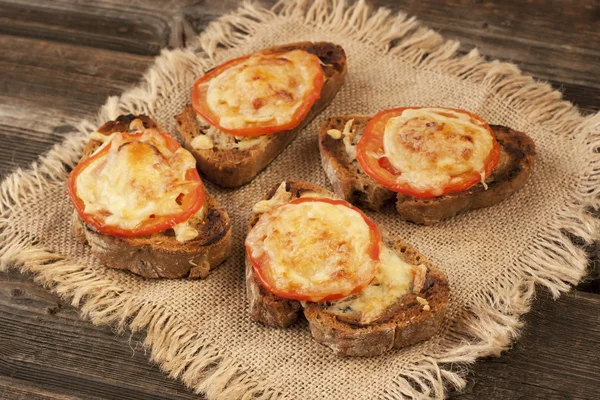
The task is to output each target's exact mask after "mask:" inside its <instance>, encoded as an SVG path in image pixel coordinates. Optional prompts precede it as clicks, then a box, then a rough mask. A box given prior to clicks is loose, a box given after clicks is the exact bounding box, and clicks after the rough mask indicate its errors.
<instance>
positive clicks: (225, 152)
mask: <svg viewBox="0 0 600 400" xmlns="http://www.w3.org/2000/svg"><path fill="white" fill-rule="evenodd" d="M297 49H299V50H305V51H307V52H309V53H312V54H315V55H317V56H318V57H319V59H320V60H321V61H322V68H323V73H324V75H325V80H324V82H323V88H322V90H321V97H320V98H319V99H318V100H317V101H316V102H315V104H314V105H313V106H312V108H311V109H310V111H309V113H308V115H307V116H306V118H304V120H303V121H302V122H301V123H300V125H298V126H297V127H295V128H294V129H291V130H288V131H283V132H279V133H274V134H270V135H267V137H266V140H265V141H264V142H263V143H261V144H258V145H256V146H254V147H250V148H247V149H238V148H230V149H219V148H217V147H213V148H212V149H206V150H197V149H194V148H193V147H192V145H191V142H192V140H193V139H194V138H195V137H196V136H198V135H199V134H200V125H199V123H198V120H197V119H196V112H195V111H194V109H193V108H192V106H191V105H188V106H186V107H185V108H184V110H183V112H182V113H181V114H179V115H177V116H176V117H175V120H176V122H177V128H178V131H179V137H180V139H181V142H182V143H183V146H184V147H185V148H186V149H188V150H189V151H190V152H191V153H192V154H193V155H194V156H195V157H196V160H197V162H198V169H199V170H200V171H201V172H202V173H203V174H204V175H205V176H206V178H207V179H208V180H210V181H211V182H213V183H215V184H217V185H220V186H223V187H238V186H241V185H243V184H245V183H248V182H250V181H251V180H252V179H254V177H255V176H256V175H257V174H258V173H259V172H260V171H262V170H263V169H264V168H265V167H266V166H267V165H269V163H271V161H273V160H274V159H275V157H277V156H278V155H279V154H280V153H281V152H282V151H283V150H284V149H285V148H286V147H287V146H288V145H289V144H290V143H291V142H292V140H294V139H295V138H296V136H298V134H299V133H300V131H302V129H304V127H306V125H308V124H309V123H310V122H311V121H312V120H313V119H314V118H315V117H316V116H317V115H318V114H319V113H320V112H321V111H323V109H325V107H327V105H328V104H329V103H331V101H332V100H333V98H334V97H335V95H336V93H337V92H338V90H339V89H340V88H341V86H342V83H343V81H344V78H345V76H346V71H347V67H346V54H345V53H344V50H343V49H342V48H341V47H340V46H337V45H335V44H333V43H328V42H317V43H312V42H300V43H291V44H286V45H283V46H276V47H272V48H269V49H265V50H263V52H264V53H267V54H269V53H278V52H285V51H291V50H297Z"/></svg>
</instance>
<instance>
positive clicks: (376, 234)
mask: <svg viewBox="0 0 600 400" xmlns="http://www.w3.org/2000/svg"><path fill="white" fill-rule="evenodd" d="M319 201H321V202H325V203H329V204H334V205H343V206H346V207H348V208H350V209H352V210H354V211H357V212H358V213H359V214H360V215H361V216H362V217H363V218H364V220H365V222H366V223H367V225H368V226H369V230H370V233H371V244H370V246H369V250H368V252H369V256H370V257H371V258H372V259H373V260H374V261H379V254H380V249H381V245H382V241H381V232H380V231H379V227H377V225H376V224H375V222H373V220H371V219H370V218H369V217H368V216H367V215H365V213H363V212H362V211H361V210H359V209H358V208H356V207H354V206H352V205H350V204H348V202H346V201H344V200H337V199H327V198H311V197H305V198H299V199H295V200H293V201H291V202H290V203H288V204H300V203H306V202H319ZM245 247H246V257H248V260H249V261H250V264H251V265H252V268H253V270H254V272H255V274H256V276H257V278H258V280H259V281H260V282H261V284H262V285H263V286H264V287H265V289H267V290H268V291H269V292H271V293H273V294H275V295H277V296H279V297H283V298H286V299H292V300H299V301H310V302H323V301H332V300H339V299H342V298H344V297H347V296H350V295H351V294H354V293H357V292H359V291H361V290H362V289H363V288H364V287H365V286H367V285H368V284H369V283H370V282H371V280H372V279H373V277H374V276H375V273H376V264H374V266H375V268H374V269H373V271H372V272H373V273H372V276H371V278H370V279H368V280H367V281H366V282H364V283H363V284H360V285H357V286H356V287H355V288H354V289H353V290H352V291H351V292H349V293H333V294H329V295H324V296H323V295H322V294H316V293H310V292H308V293H306V292H304V293H298V292H291V291H286V290H280V289H277V288H275V287H274V286H273V285H272V283H271V281H272V279H271V274H269V271H268V265H269V263H270V259H269V258H268V256H267V255H266V254H264V255H263V256H262V257H261V258H259V259H256V258H254V257H252V247H251V245H250V244H249V243H245Z"/></svg>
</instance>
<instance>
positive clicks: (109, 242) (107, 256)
mask: <svg viewBox="0 0 600 400" xmlns="http://www.w3.org/2000/svg"><path fill="white" fill-rule="evenodd" d="M136 118H139V119H141V120H142V122H143V124H144V127H145V128H157V127H158V126H157V124H156V122H154V121H153V120H152V119H150V118H149V117H147V116H143V115H140V116H134V115H132V114H129V115H122V116H119V117H118V118H117V119H116V120H115V121H109V122H107V123H105V124H104V125H102V126H101V127H100V128H99V129H98V132H100V133H102V134H110V133H112V132H117V131H126V130H128V128H129V124H130V123H131V121H133V120H134V119H136ZM101 144H102V143H101V142H100V141H98V140H93V139H92V140H90V142H89V143H88V144H87V145H86V147H85V149H84V151H83V156H82V158H81V160H80V162H81V161H83V160H85V159H86V158H88V157H89V156H90V155H91V154H92V153H93V152H94V151H95V150H96V149H97V148H98V146H100V145H101ZM204 204H205V206H204V213H203V219H202V221H201V222H200V223H199V224H198V225H197V226H198V227H201V229H200V234H199V236H198V237H197V238H195V239H193V240H190V241H189V242H185V243H180V242H177V241H176V240H175V237H174V235H168V234H166V233H162V232H161V233H156V234H153V235H148V236H139V237H131V238H119V237H114V236H110V235H105V234H102V233H99V232H96V231H94V230H93V229H92V228H91V227H89V226H88V225H87V224H85V223H84V221H83V220H82V219H81V218H80V217H79V215H78V214H77V212H76V211H74V213H73V221H72V233H73V236H74V237H75V238H76V239H77V240H79V241H80V242H82V243H87V244H89V246H90V247H91V250H92V254H94V256H96V258H98V260H99V261H100V262H101V263H102V264H105V265H106V266H108V267H111V268H115V269H122V270H128V271H131V272H133V273H135V274H137V275H141V276H143V277H145V278H189V279H197V278H205V277H206V276H207V275H208V273H209V270H211V269H212V268H214V267H216V266H217V265H219V264H220V263H221V262H223V261H224V260H225V258H226V257H227V256H228V255H229V252H230V250H231V245H232V243H231V222H230V220H229V215H228V214H227V212H226V211H225V209H224V208H223V207H221V206H220V205H219V204H218V203H217V201H216V200H215V199H214V198H213V197H212V196H211V195H210V193H208V192H207V191H205V203H204Z"/></svg>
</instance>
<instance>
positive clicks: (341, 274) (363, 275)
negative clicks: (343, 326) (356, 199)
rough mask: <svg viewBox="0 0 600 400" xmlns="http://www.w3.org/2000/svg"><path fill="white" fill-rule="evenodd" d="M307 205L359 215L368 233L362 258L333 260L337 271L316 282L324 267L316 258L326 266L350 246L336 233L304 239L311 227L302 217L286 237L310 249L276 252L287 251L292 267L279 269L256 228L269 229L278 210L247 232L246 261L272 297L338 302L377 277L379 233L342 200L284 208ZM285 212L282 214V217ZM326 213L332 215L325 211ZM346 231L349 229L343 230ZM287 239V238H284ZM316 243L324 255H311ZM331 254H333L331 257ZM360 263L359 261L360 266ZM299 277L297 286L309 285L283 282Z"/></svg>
mask: <svg viewBox="0 0 600 400" xmlns="http://www.w3.org/2000/svg"><path fill="white" fill-rule="evenodd" d="M306 203H312V204H318V203H326V204H329V205H334V206H342V207H346V208H348V209H350V210H352V211H354V212H356V213H358V214H359V215H358V218H360V219H362V220H364V222H365V223H366V225H367V229H368V234H369V237H368V246H367V249H366V251H364V253H362V254H360V257H361V258H359V259H357V260H355V262H354V263H352V261H348V262H346V263H345V261H346V260H344V259H343V258H342V260H341V261H340V260H339V259H338V258H336V260H337V261H336V262H337V263H338V264H336V267H335V268H334V269H333V270H332V269H327V270H326V273H325V277H326V278H325V280H323V279H324V278H323V276H321V277H319V278H318V279H317V278H315V277H316V276H318V275H319V274H320V273H323V270H324V267H323V269H320V268H319V267H322V264H319V262H323V260H322V259H321V258H319V256H320V255H321V254H326V256H325V257H326V258H325V260H326V261H325V262H328V260H330V259H329V258H327V257H330V256H331V257H335V254H334V253H336V252H337V251H339V249H340V246H346V247H345V248H350V247H351V245H350V244H348V243H347V242H344V240H342V244H340V243H339V242H336V240H335V234H336V232H335V230H333V231H331V232H328V231H325V232H323V231H317V232H318V233H317V235H321V236H318V237H312V236H310V235H308V236H306V235H304V236H303V234H304V233H306V232H310V224H309V217H308V214H302V215H301V218H303V219H304V218H306V220H305V223H304V224H303V225H302V226H301V227H295V228H293V229H294V232H293V233H292V234H291V235H289V236H298V237H299V239H298V240H299V241H300V242H301V243H309V245H307V246H308V247H305V249H306V251H300V252H293V251H292V250H293V247H290V246H293V244H291V243H287V244H284V245H283V246H284V247H283V248H282V249H279V250H280V251H287V254H286V256H288V257H289V258H283V259H284V260H290V264H291V265H287V266H285V265H284V266H281V265H279V266H278V265H276V263H275V260H273V259H272V258H271V256H270V255H269V254H272V253H270V252H269V251H267V250H266V248H267V247H266V245H265V243H264V242H265V240H266V239H267V238H268V236H269V234H268V233H265V232H264V231H263V229H262V228H263V227H262V226H260V227H259V224H263V223H264V226H269V225H271V224H273V221H274V219H273V218H274V217H273V214H272V213H273V212H278V211H277V210H279V208H278V209H275V210H274V211H271V212H269V213H265V214H263V215H262V216H261V220H262V219H263V218H266V220H265V221H261V220H259V222H258V223H257V224H256V225H255V226H254V228H253V229H252V230H251V231H250V232H249V234H248V237H247V239H246V243H245V245H246V255H247V257H248V260H249V261H250V263H251V264H252V268H253V269H254V272H255V274H256V276H257V277H258V279H259V280H260V282H261V283H262V285H263V286H264V287H265V288H266V289H267V290H268V291H270V292H271V293H273V294H276V295H277V296H280V297H283V298H287V299H295V300H300V301H311V302H317V301H330V300H337V299H341V298H344V297H347V296H349V295H351V294H353V293H356V292H358V291H360V290H362V289H363V288H364V287H365V286H367V285H368V284H369V283H370V282H371V281H372V280H373V278H374V277H375V274H376V273H377V268H378V262H379V253H380V246H382V242H381V233H380V232H379V228H378V227H377V225H376V224H375V223H374V222H373V221H372V220H371V219H370V218H369V217H367V216H366V215H365V214H364V213H363V212H362V211H360V210H359V209H357V208H356V207H353V206H351V205H350V204H348V203H347V202H345V201H343V200H333V199H328V198H312V197H311V198H299V199H296V200H293V201H291V202H290V203H288V204H287V205H289V206H293V205H301V204H306ZM287 205H286V206H287ZM282 207H283V206H282ZM288 210H289V209H288ZM288 210H286V211H288ZM286 211H283V212H284V213H285V212H286ZM327 212H331V211H330V210H328V211H327ZM346 221H347V220H346ZM345 228H348V227H347V226H346V227H345ZM271 229H275V230H277V229H278V228H277V226H275V227H273V226H271ZM257 230H258V231H257ZM313 232H314V231H313ZM330 235H332V236H334V238H333V239H331V236H330ZM289 236H286V238H287V237H289ZM307 240H308V242H307ZM292 241H293V239H292ZM315 241H316V242H318V243H317V245H316V246H325V248H324V251H323V249H322V250H321V251H320V252H317V253H313V252H311V249H315V248H318V247H310V246H311V244H310V243H313V244H314V243H315ZM325 242H326V243H325ZM323 243H325V244H323ZM296 244H297V243H296ZM327 246H329V247H327ZM334 247H336V248H334ZM257 250H259V251H257ZM331 254H333V256H332V255H331ZM348 254H350V255H351V256H350V257H352V256H353V255H354V254H355V253H352V252H349V253H342V257H343V255H348ZM275 257H277V256H275ZM314 259H316V261H314V264H313V263H311V261H313V260H314ZM360 260H362V262H361V261H360ZM307 264H311V265H307ZM282 267H283V270H284V273H283V274H282V273H281V269H282ZM314 267H316V268H314ZM276 270H278V271H279V272H276ZM298 275H299V276H301V278H300V282H304V281H309V282H310V283H308V284H305V285H298V284H297V282H298V281H294V280H293V279H289V280H287V278H286V277H287V276H294V277H295V276H298ZM282 277H283V278H282ZM314 279H317V280H316V281H315V280H314Z"/></svg>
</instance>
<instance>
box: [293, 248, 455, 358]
mask: <svg viewBox="0 0 600 400" xmlns="http://www.w3.org/2000/svg"><path fill="white" fill-rule="evenodd" d="M388 245H389V246H390V248H391V249H393V250H394V251H395V252H396V254H398V255H399V256H400V257H401V258H402V259H403V260H404V261H406V262H407V263H409V264H412V265H418V264H424V265H425V266H426V267H427V277H426V284H425V286H424V287H423V289H422V290H421V291H420V292H419V293H411V294H408V295H405V296H403V297H402V299H401V304H396V305H395V307H394V315H388V316H385V317H383V318H382V319H381V320H380V321H382V322H379V321H378V322H375V323H373V324H370V325H366V326H361V325H358V324H350V323H347V322H344V321H341V320H340V319H339V318H338V317H336V316H335V315H334V314H331V313H329V312H327V311H326V309H325V308H324V307H323V306H321V305H320V304H318V303H308V304H307V306H306V307H305V309H304V316H305V317H306V319H307V320H308V322H309V325H310V330H311V333H312V335H313V337H314V338H315V339H316V340H317V341H319V342H321V343H322V344H324V345H326V346H327V347H330V348H331V349H332V350H333V351H334V352H335V353H336V354H337V355H340V356H375V355H379V354H381V353H383V352H385V351H387V350H389V349H391V348H393V347H395V348H400V347H405V346H410V345H413V344H415V343H418V342H421V341H423V340H427V339H429V338H430V337H431V336H433V335H434V334H435V333H436V332H437V330H438V329H439V327H440V325H441V323H442V320H443V318H444V315H445V313H446V309H447V308H448V298H449V294H450V289H449V286H448V280H447V278H446V276H445V275H444V273H443V272H441V271H440V270H439V269H437V268H436V267H435V266H434V265H433V264H431V263H430V262H429V261H427V260H426V259H425V257H424V256H423V255H421V254H420V253H419V252H418V251H417V250H416V249H415V248H413V247H412V246H410V245H409V244H407V243H406V242H404V241H403V240H400V239H398V240H395V241H391V242H389V243H388ZM417 297H420V298H421V299H424V300H425V301H426V304H427V307H425V305H424V304H425V303H424V301H423V300H421V301H422V302H423V303H421V302H420V301H419V300H417Z"/></svg>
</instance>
